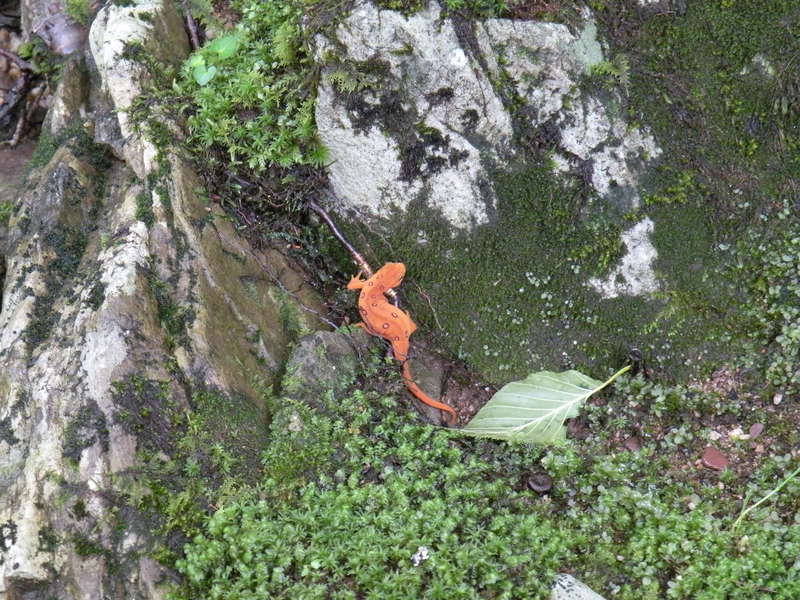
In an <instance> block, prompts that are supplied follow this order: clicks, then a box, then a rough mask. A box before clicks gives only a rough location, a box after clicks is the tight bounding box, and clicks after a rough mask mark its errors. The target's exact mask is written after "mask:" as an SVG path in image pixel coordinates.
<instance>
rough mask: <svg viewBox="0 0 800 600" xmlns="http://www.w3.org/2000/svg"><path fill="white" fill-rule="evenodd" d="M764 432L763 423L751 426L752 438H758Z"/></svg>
mask: <svg viewBox="0 0 800 600" xmlns="http://www.w3.org/2000/svg"><path fill="white" fill-rule="evenodd" d="M762 431H764V424H763V423H753V424H752V425H750V437H751V438H756V437H758V436H760V435H761V432H762Z"/></svg>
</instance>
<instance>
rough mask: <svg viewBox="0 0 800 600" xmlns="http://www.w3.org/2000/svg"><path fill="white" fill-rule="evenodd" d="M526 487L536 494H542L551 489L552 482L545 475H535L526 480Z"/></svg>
mask: <svg viewBox="0 0 800 600" xmlns="http://www.w3.org/2000/svg"><path fill="white" fill-rule="evenodd" d="M528 487H529V488H530V489H531V490H533V491H534V492H536V493H537V494H544V493H547V492H549V491H550V489H551V488H552V487H553V480H552V479H551V477H550V476H549V475H548V474H547V473H536V474H535V475H532V476H531V477H530V478H528Z"/></svg>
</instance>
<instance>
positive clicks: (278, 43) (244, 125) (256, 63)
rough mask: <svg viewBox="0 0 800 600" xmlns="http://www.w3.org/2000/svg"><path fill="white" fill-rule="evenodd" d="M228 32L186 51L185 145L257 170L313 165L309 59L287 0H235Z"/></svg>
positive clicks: (318, 160) (316, 150)
mask: <svg viewBox="0 0 800 600" xmlns="http://www.w3.org/2000/svg"><path fill="white" fill-rule="evenodd" d="M233 8H235V9H238V10H241V12H242V19H241V21H240V22H239V24H238V26H237V29H236V31H235V32H234V33H231V34H229V35H226V36H224V37H221V38H219V39H217V40H215V41H213V42H211V43H210V44H208V45H207V46H206V47H204V48H202V49H201V50H200V51H198V52H197V53H195V54H194V55H192V57H190V58H189V60H188V61H187V62H186V63H185V65H184V68H183V70H182V75H183V77H182V80H181V82H180V83H179V90H180V91H181V92H182V93H185V94H187V95H189V96H190V97H191V99H192V102H191V104H190V105H189V106H188V107H187V110H188V112H189V119H188V124H189V129H190V133H191V139H190V143H191V144H192V145H194V146H196V147H199V148H201V149H205V150H207V151H208V153H207V156H206V157H204V158H205V160H207V161H211V162H216V161H218V160H219V161H225V162H226V163H227V164H228V166H233V167H234V168H242V167H243V168H245V169H248V170H250V171H255V172H262V171H264V170H265V169H267V168H269V167H271V166H274V165H281V166H284V167H288V166H291V165H296V164H313V165H321V164H323V163H324V161H325V158H326V151H325V149H324V147H323V146H322V145H321V143H320V142H319V140H318V138H317V132H316V125H315V122H314V94H315V87H314V83H315V82H314V78H313V68H314V61H313V59H312V56H311V51H310V50H309V48H308V44H307V41H306V39H305V38H304V35H303V33H302V31H301V28H300V24H299V21H300V18H301V16H302V14H303V12H302V7H301V6H300V5H299V4H297V3H295V2H283V1H282V0H265V1H264V2H258V3H252V2H245V1H243V0H240V1H238V2H234V3H233Z"/></svg>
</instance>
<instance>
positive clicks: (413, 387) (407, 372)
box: [403, 361, 458, 425]
mask: <svg viewBox="0 0 800 600" xmlns="http://www.w3.org/2000/svg"><path fill="white" fill-rule="evenodd" d="M403 380H404V381H405V382H406V387H407V388H408V391H409V392H411V393H412V394H414V395H415V396H416V397H417V398H419V399H420V400H422V401H423V402H424V403H425V404H427V405H428V406H432V407H434V408H438V409H439V410H443V411H445V412H447V413H448V417H447V421H448V422H449V423H450V424H451V425H452V424H454V423H455V422H456V418H457V417H458V415H456V411H454V410H453V409H452V407H450V406H448V405H447V404H444V403H443V402H437V401H436V400H434V399H433V398H431V397H430V396H428V394H426V393H425V392H423V391H422V389H421V388H420V387H419V386H418V385H417V384H416V383H414V378H413V377H411V367H409V366H408V361H405V362H403Z"/></svg>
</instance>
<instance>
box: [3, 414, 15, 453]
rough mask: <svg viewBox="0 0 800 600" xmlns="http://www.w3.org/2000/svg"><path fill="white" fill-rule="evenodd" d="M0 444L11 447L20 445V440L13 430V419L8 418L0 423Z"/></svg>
mask: <svg viewBox="0 0 800 600" xmlns="http://www.w3.org/2000/svg"><path fill="white" fill-rule="evenodd" d="M0 442H5V443H6V444H8V445H9V446H13V445H15V444H18V443H19V439H18V438H17V436H15V435H14V430H13V429H12V428H11V417H6V418H5V419H3V420H2V421H0Z"/></svg>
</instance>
